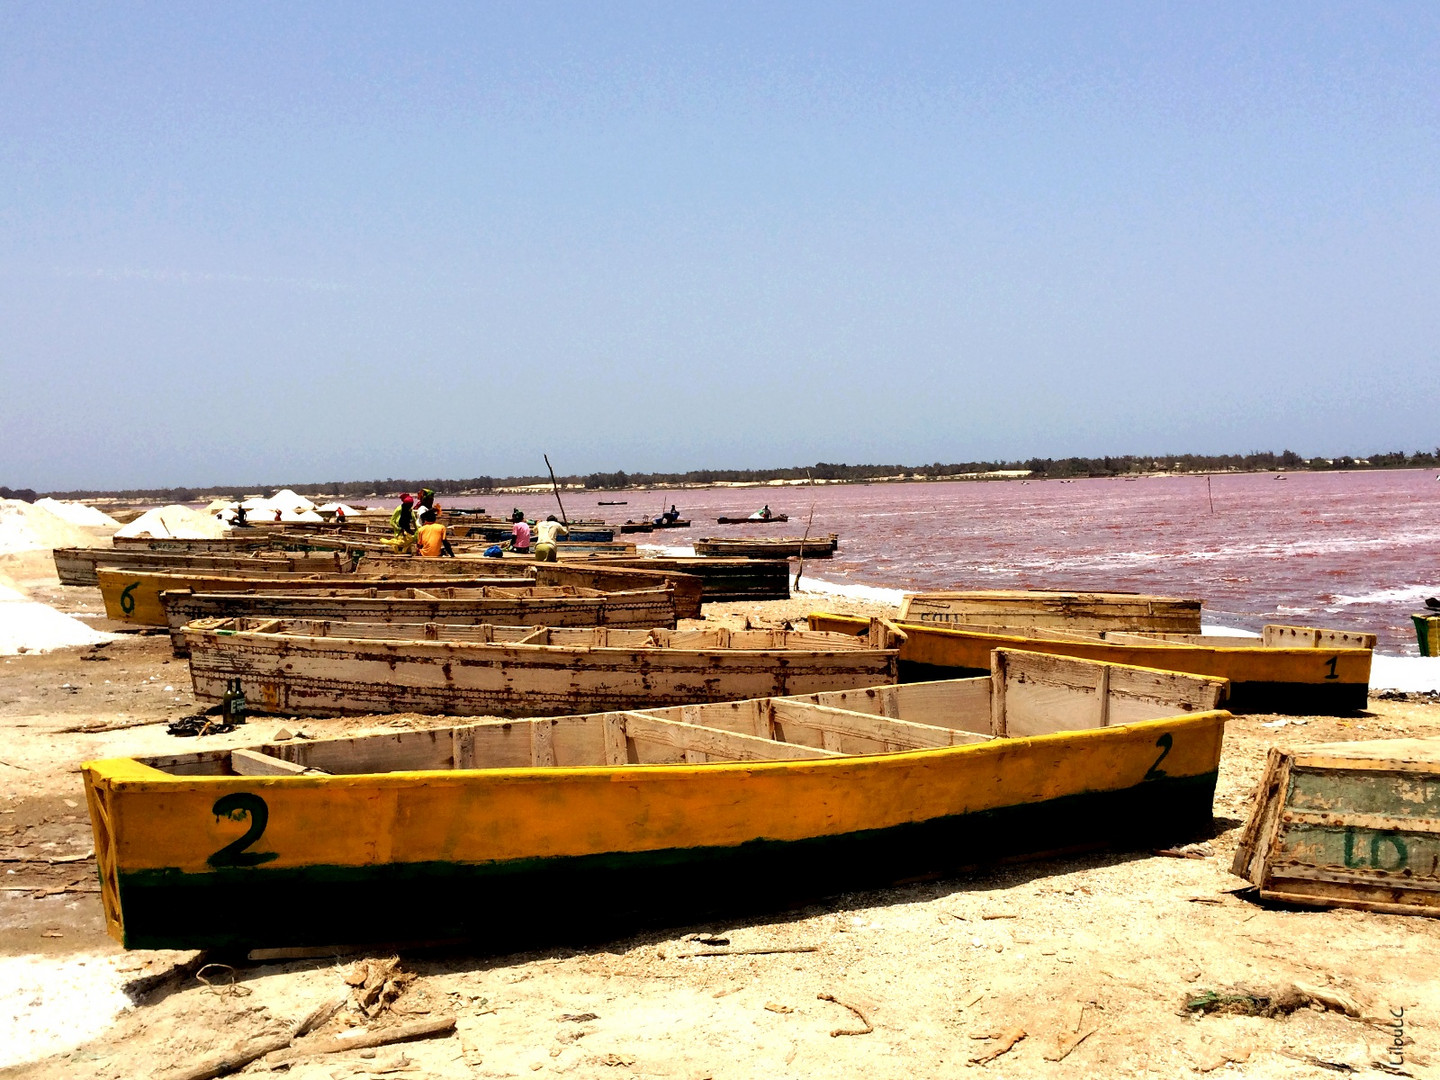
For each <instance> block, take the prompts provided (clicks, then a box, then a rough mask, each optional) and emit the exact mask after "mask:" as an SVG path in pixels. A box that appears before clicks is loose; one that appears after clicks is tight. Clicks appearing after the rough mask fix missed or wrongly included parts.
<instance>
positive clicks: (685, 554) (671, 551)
mask: <svg viewBox="0 0 1440 1080" xmlns="http://www.w3.org/2000/svg"><path fill="white" fill-rule="evenodd" d="M635 550H636V551H639V552H643V553H644V554H646V555H664V556H666V557H668V558H671V559H693V558H694V557H695V549H694V548H693V547H691V546H690V545H689V544H680V545H678V546H675V547H671V546H669V545H667V544H636V545H635Z"/></svg>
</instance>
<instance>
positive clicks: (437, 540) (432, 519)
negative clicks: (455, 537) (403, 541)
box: [415, 510, 455, 559]
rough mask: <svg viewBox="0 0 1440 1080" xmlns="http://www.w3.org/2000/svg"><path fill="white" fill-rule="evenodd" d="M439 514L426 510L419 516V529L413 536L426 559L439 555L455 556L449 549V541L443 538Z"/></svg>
mask: <svg viewBox="0 0 1440 1080" xmlns="http://www.w3.org/2000/svg"><path fill="white" fill-rule="evenodd" d="M438 519H439V515H438V514H436V513H435V511H434V510H426V511H425V513H424V514H423V515H422V516H421V518H420V523H421V524H420V531H419V533H417V534H416V536H415V544H416V547H417V548H418V549H419V552H420V554H421V555H423V556H424V557H425V558H427V559H438V558H439V557H440V556H441V555H448V556H450V557H451V558H454V557H455V552H454V551H452V550H451V549H450V541H448V540H446V539H445V526H444V525H441V524H440V522H439V520H438Z"/></svg>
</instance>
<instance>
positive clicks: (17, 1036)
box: [0, 953, 134, 1068]
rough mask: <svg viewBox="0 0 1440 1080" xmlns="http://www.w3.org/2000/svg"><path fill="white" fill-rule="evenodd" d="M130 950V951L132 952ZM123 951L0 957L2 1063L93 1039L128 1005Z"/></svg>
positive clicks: (19, 1061) (23, 1061)
mask: <svg viewBox="0 0 1440 1080" xmlns="http://www.w3.org/2000/svg"><path fill="white" fill-rule="evenodd" d="M130 955H132V956H133V955H134V954H133V953H132V954H130ZM129 963H130V961H129V958H128V957H127V956H126V955H125V954H122V953H80V954H78V955H75V956H64V957H53V956H36V955H29V956H6V957H0V987H3V989H0V1068H11V1067H13V1066H16V1065H24V1064H28V1063H30V1062H34V1061H38V1060H39V1059H41V1058H43V1057H46V1056H48V1055H51V1054H55V1053H58V1052H60V1051H62V1050H65V1049H68V1048H69V1047H72V1046H78V1045H79V1044H81V1043H83V1042H85V1041H87V1040H89V1039H93V1038H94V1037H95V1036H97V1035H99V1034H101V1033H102V1032H104V1031H105V1029H106V1028H108V1027H109V1026H110V1025H111V1024H112V1023H114V1021H115V1017H116V1016H118V1015H119V1014H120V1012H121V1011H122V1010H124V1009H126V1008H128V1007H129V1005H130V999H129V998H127V997H126V996H125V992H124V985H125V982H126V980H127V979H128V978H131V977H132V976H128V975H125V974H122V972H121V970H120V969H121V966H122V964H126V965H128V964H129Z"/></svg>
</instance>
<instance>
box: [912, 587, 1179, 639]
mask: <svg viewBox="0 0 1440 1080" xmlns="http://www.w3.org/2000/svg"><path fill="white" fill-rule="evenodd" d="M1200 607H1201V603H1200V601H1199V600H1193V599H1184V598H1179V597H1169V596H1148V595H1145V594H1141V593H1087V592H1062V591H1050V590H1040V589H1035V590H1030V589H986V590H973V591H967V592H929V593H909V594H907V595H906V596H905V597H904V598H903V600H902V601H901V609H900V620H899V621H901V622H916V623H922V624H924V625H927V626H954V627H961V626H964V627H976V626H1002V627H1009V628H1011V629H1020V628H1032V629H1033V628H1045V629H1061V630H1064V629H1071V630H1135V631H1141V630H1150V631H1157V632H1179V633H1199V632H1200Z"/></svg>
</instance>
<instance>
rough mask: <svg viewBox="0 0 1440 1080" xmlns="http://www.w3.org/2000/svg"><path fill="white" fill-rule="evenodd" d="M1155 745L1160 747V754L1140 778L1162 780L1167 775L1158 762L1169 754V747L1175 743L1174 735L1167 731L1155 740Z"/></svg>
mask: <svg viewBox="0 0 1440 1080" xmlns="http://www.w3.org/2000/svg"><path fill="white" fill-rule="evenodd" d="M1155 745H1156V746H1158V747H1160V756H1159V757H1157V758H1156V759H1155V763H1154V764H1153V765H1151V766H1150V768H1149V770H1148V771H1146V773H1145V775H1144V776H1142V777H1141V778H1140V779H1141V780H1163V779H1164V778H1165V777H1166V775H1167V774H1166V772H1165V770H1164V769H1162V768H1160V762H1162V761H1164V760H1165V759H1166V758H1167V757H1168V756H1169V755H1170V748H1171V747H1172V746H1174V745H1175V737H1174V736H1173V735H1171V734H1170V733H1169V732H1168V731H1167V732H1166V733H1165V734H1164V735H1161V736H1160V737H1159V738H1158V739H1156V740H1155Z"/></svg>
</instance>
